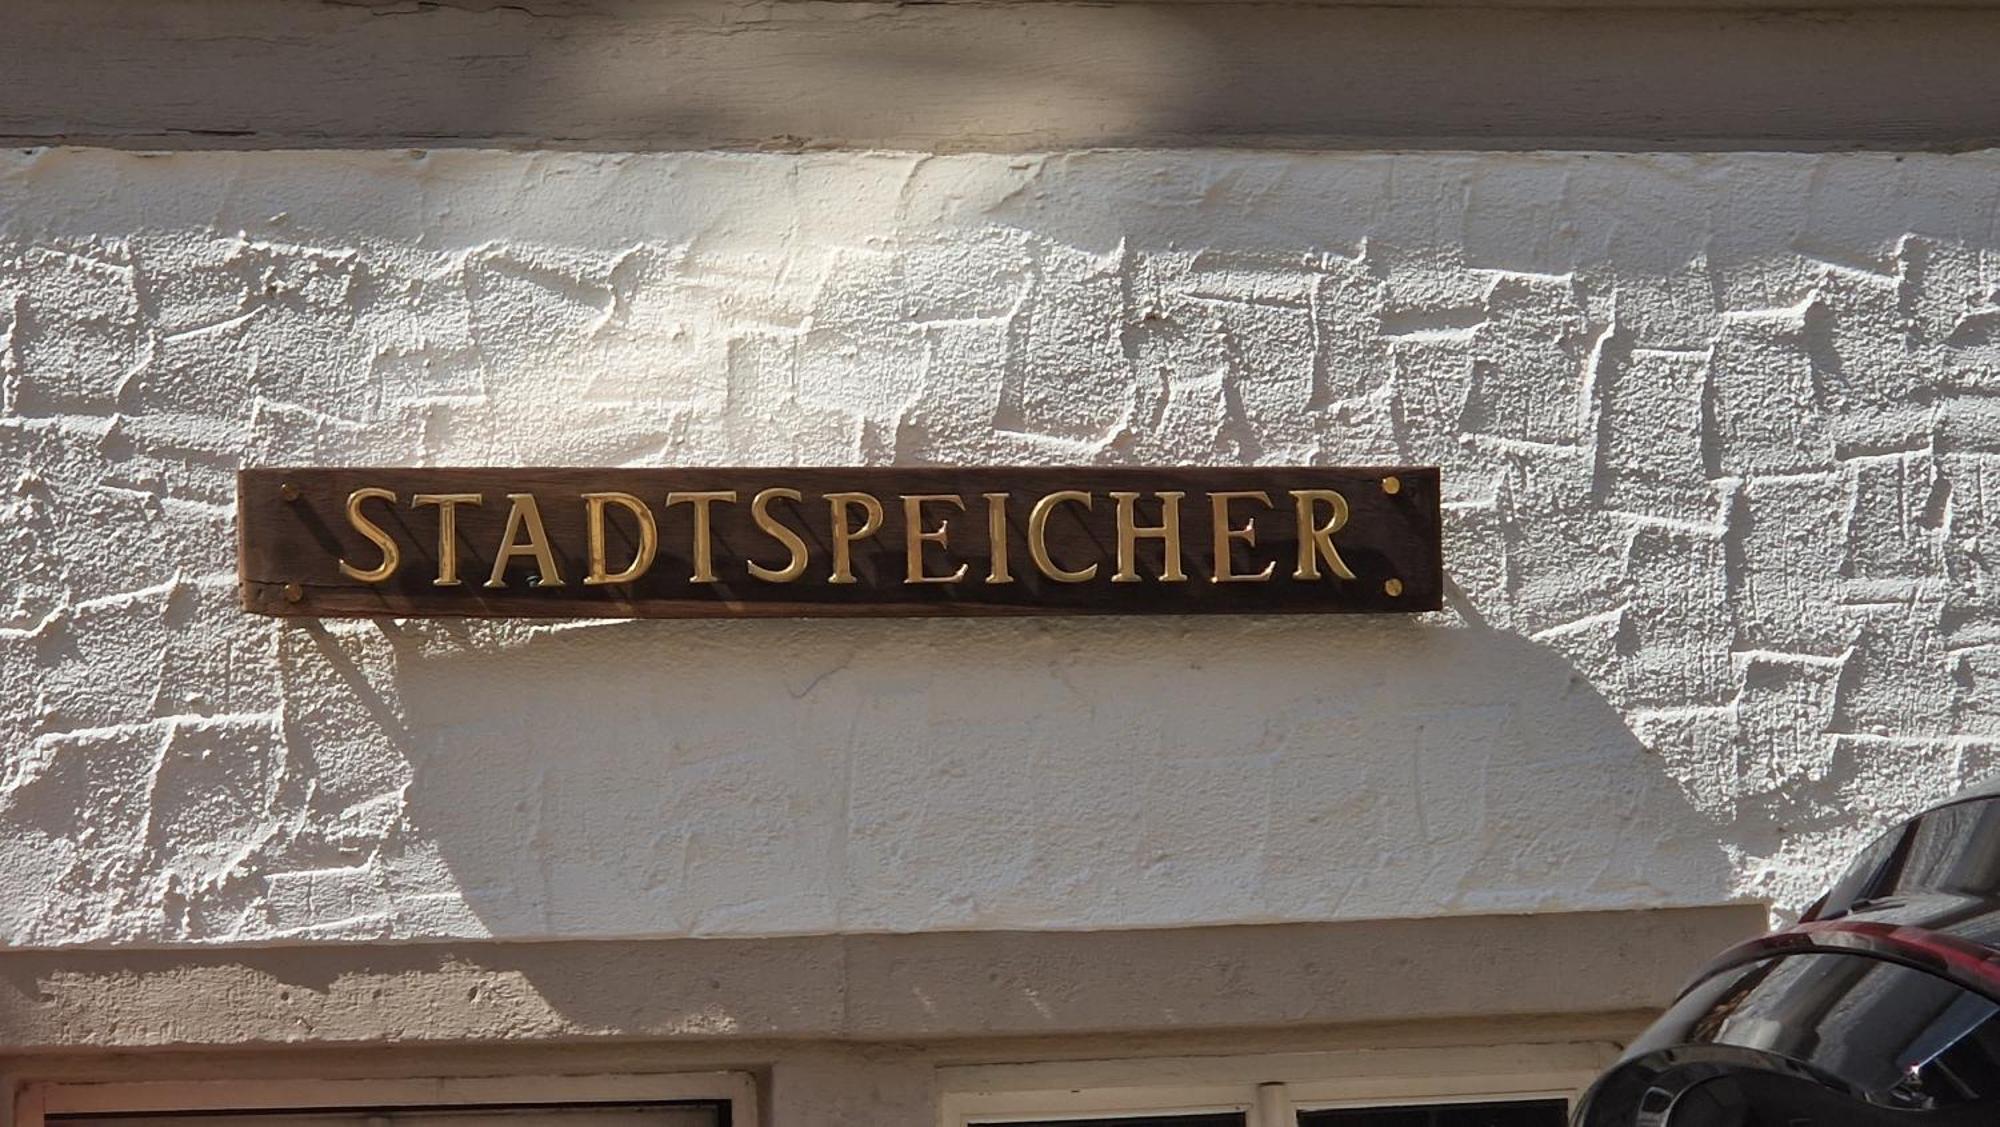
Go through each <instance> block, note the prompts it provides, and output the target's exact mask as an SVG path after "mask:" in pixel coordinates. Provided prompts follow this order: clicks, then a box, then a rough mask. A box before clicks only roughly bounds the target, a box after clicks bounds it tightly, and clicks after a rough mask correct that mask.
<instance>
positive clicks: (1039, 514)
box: [1028, 489, 1097, 583]
mask: <svg viewBox="0 0 2000 1127" xmlns="http://www.w3.org/2000/svg"><path fill="white" fill-rule="evenodd" d="M1064 501H1074V502H1076V503H1077V504H1079V505H1082V506H1083V507H1084V508H1086V509H1088V508H1090V494H1088V493H1085V492H1083V491H1082V490H1080V489H1059V490H1057V491H1056V492H1054V493H1051V494H1049V495H1048V496H1046V497H1044V498H1042V499H1041V500H1039V501H1037V502H1035V507H1034V508H1032V509H1030V510H1028V555H1030V556H1032V557H1033V558H1034V561H1035V566H1036V567H1037V568H1040V569H1041V572H1042V574H1043V575H1046V576H1048V577H1049V578H1050V579H1053V580H1055V581H1056V582H1057V583H1088V582H1090V581H1091V580H1093V579H1095V578H1097V565H1096V564H1091V565H1090V566H1089V567H1086V568H1084V569H1083V570H1081V571H1065V570H1063V569H1062V568H1059V567H1057V566H1056V564H1055V561H1054V560H1051V559H1050V558H1049V514H1050V513H1053V512H1055V509H1056V506H1057V505H1060V504H1062V503H1063V502H1064Z"/></svg>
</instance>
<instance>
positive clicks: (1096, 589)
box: [237, 466, 1443, 618]
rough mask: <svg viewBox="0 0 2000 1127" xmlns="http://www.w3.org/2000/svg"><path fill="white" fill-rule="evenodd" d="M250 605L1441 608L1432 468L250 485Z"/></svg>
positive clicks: (548, 474)
mask: <svg viewBox="0 0 2000 1127" xmlns="http://www.w3.org/2000/svg"><path fill="white" fill-rule="evenodd" d="M237 524H238V534H239V536H240V539H241V564H240V567H241V573H240V574H241V579H242V586H243V605H244V607H245V608H246V609H249V610H252V611H256V612H259V613H262V614H281V615H315V616H331V615H396V616H405V617H408V616H418V615H496V616H497V615H506V616H515V615H531V616H549V615H555V616H561V615H577V616H596V617H614V618H711V617H729V616H763V617H773V616H795V615H997V614H1280V613H1297V612H1371V611H1372V612H1405V611H1424V610H1436V609H1437V608H1438V605H1439V598H1440V595H1441V588H1442V585H1443V574H1442V571H1443V569H1442V566H1441V562H1440V559H1439V523H1438V473H1437V470H1436V468H1434V467H1422V468H1419V467H1410V466H1395V467H1378V468H1368V469H1332V468H1326V467H1320V466H1295V467H1262V466H1259V467H1250V468H1230V469H1131V468H1101V469H1100V468H1078V469H1014V468H1007V469H1001V468H992V469H407V468H406V469H253V470H244V471H243V472H242V473H241V475H239V477H238V479H237Z"/></svg>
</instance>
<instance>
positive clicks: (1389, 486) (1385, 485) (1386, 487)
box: [1382, 474, 1403, 494]
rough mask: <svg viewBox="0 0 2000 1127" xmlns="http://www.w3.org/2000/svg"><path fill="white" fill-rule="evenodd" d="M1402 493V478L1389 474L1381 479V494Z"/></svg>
mask: <svg viewBox="0 0 2000 1127" xmlns="http://www.w3.org/2000/svg"><path fill="white" fill-rule="evenodd" d="M1402 491H1403V479H1402V478H1400V477H1397V476H1396V475H1395V474H1390V475H1389V476H1388V477H1385V478H1383V479H1382V492H1384V493H1389V494H1396V493H1401V492H1402Z"/></svg>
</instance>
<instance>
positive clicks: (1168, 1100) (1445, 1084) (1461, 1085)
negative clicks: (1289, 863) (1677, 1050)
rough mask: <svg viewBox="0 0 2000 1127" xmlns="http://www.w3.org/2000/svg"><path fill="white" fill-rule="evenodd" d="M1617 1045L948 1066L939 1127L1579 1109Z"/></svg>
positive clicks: (1279, 1121) (1281, 1122) (1292, 1121)
mask: <svg viewBox="0 0 2000 1127" xmlns="http://www.w3.org/2000/svg"><path fill="white" fill-rule="evenodd" d="M1619 1051H1620V1049H1619V1046H1617V1045H1616V1044H1613V1043H1611V1042H1608V1041H1576V1042H1556V1043H1548V1044H1516V1045H1461V1046H1449V1047H1444V1046H1440V1047H1436V1048H1431V1047H1425V1048H1409V1049H1353V1050H1344V1051H1333V1052H1321V1053H1269V1054H1261V1055H1257V1056H1226V1057H1156V1058H1143V1059H1129V1060H1099V1061H1043V1062H1038V1063H1034V1064H1013V1065H983V1066H973V1067H965V1068H945V1069H940V1070H939V1076H938V1079H939V1087H940V1089H941V1090H942V1092H943V1097H942V1099H941V1100H940V1101H939V1111H940V1117H939V1127H976V1125H977V1124H982V1123H1006V1122H1010V1121H1012V1122H1019V1121H1023V1120H1037V1119H1092V1118H1101V1119H1115V1118H1126V1117H1134V1116H1147V1115H1201V1114H1208V1113H1214V1112H1241V1113H1243V1115H1244V1120H1245V1127H1295V1125H1296V1123H1297V1119H1296V1118H1295V1117H1296V1115H1297V1114H1298V1112H1300V1111H1311V1110H1318V1109H1321V1108H1341V1107H1385V1106H1387V1107H1393V1106H1399V1105H1408V1104H1426V1103H1429V1104H1439V1103H1474V1102H1478V1101H1482V1100H1537V1099H1561V1100H1567V1101H1569V1102H1570V1103H1571V1104H1572V1106H1573V1105H1574V1104H1575V1101H1576V1100H1577V1098H1578V1097H1580V1096H1581V1095H1582V1094H1583V1090H1584V1089H1585V1088H1586V1087H1588V1086H1589V1084H1590V1082H1591V1081H1592V1080H1594V1079H1596V1077H1597V1075H1598V1073H1600V1072H1602V1071H1603V1070H1604V1069H1605V1068H1606V1067H1607V1066H1609V1065H1610V1064H1611V1063H1612V1062H1613V1061H1615V1060H1617V1058H1618V1054H1619Z"/></svg>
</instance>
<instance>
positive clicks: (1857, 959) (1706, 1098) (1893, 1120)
mask: <svg viewBox="0 0 2000 1127" xmlns="http://www.w3.org/2000/svg"><path fill="white" fill-rule="evenodd" d="M1573 1122H1574V1124H1575V1125H1576V1127H1967V1125H1971V1124H1980V1125H1983V1127H1993V1125H1996V1124H2000V785H1993V784H1989V785H1988V786H1985V787H1982V788H1979V789H1977V790H1974V791H1971V792H1968V793H1966V794H1963V795H1960V796H1959V797H1958V798H1956V799H1953V800H1952V801H1950V802H1947V803H1945V804H1943V805H1941V806H1937V807H1935V808H1933V809H1931V810H1928V811H1925V812H1924V813H1922V814H1919V815H1917V816H1916V817H1914V818H1911V819H1910V820H1909V821H1907V822H1904V823H1903V824H1901V825H1900V826H1897V827H1896V828H1894V829H1892V830H1890V831H1889V832H1887V833H1885V834H1883V835H1882V836H1881V837H1880V838H1878V839H1877V840H1876V841H1875V842H1874V843H1873V844H1872V845H1870V846H1869V847H1868V848H1867V849H1866V850H1864V851H1863V852H1862V854H1861V856H1860V857H1859V858H1857V859H1856V860H1855V862H1854V863H1853V865H1852V866H1850V867H1849V868H1848V870H1847V872H1846V874H1845V875H1843V876H1842V877H1841V878H1840V880H1839V882H1838V883H1837V884H1835V885H1834V887H1833V889H1832V891H1830V892H1828V893H1827V894H1826V895H1825V896H1824V897H1822V898H1821V899H1820V900H1819V902H1818V903H1816V904H1814V905H1813V906H1812V907H1811V908H1809V909H1808V910H1807V911H1806V912H1805V914H1804V916H1803V918H1802V919H1801V920H1800V921H1799V923H1798V924H1797V925H1795V926H1793V927H1789V928H1785V929H1783V930H1781V931H1778V932H1775V933H1773V934H1771V935H1767V936H1764V937H1762V938H1759V939H1754V940H1751V941H1749V942H1747V943H1743V944H1741V945H1739V946H1737V947H1735V948H1732V949H1731V950H1729V951H1727V952H1724V953H1723V954H1722V955H1721V956H1720V957H1719V958H1717V959H1716V960H1715V961H1713V962H1712V963H1710V964H1709V965H1708V967H1707V968H1706V969H1705V970H1704V971H1703V972H1702V973H1701V974H1700V975H1699V976H1698V977H1697V978H1696V980H1695V983H1694V985H1692V986H1690V987H1689V988H1688V989H1687V990H1686V991H1685V992H1684V993H1683V994H1682V995H1681V997H1680V999H1679V1000H1678V1001H1677V1002H1675V1003H1674V1005H1673V1007H1672V1008H1671V1009H1669V1010H1668V1011H1667V1013H1666V1014H1665V1015H1664V1016H1663V1017H1661V1018H1660V1019H1659V1020H1658V1021H1656V1022H1654V1023H1653V1025H1652V1027H1651V1028H1650V1029H1649V1030H1647V1032H1646V1033H1645V1034H1644V1035H1643V1036H1642V1037H1640V1038H1639V1039H1638V1040H1637V1041H1636V1042H1634V1043H1633V1044H1632V1046H1631V1047H1630V1049H1629V1050H1628V1051H1627V1052H1626V1053H1625V1055H1624V1056H1623V1057H1622V1058H1621V1059H1620V1060H1619V1062H1618V1063H1617V1064H1616V1065H1614V1066H1613V1067H1612V1068H1611V1070H1610V1071H1608V1072H1607V1073H1606V1074H1605V1075H1604V1076H1603V1077H1601V1078H1600V1079H1599V1080H1598V1081H1597V1083H1596V1084H1595V1085H1593V1086H1592V1087H1591V1089H1590V1091H1589V1092H1588V1093H1587V1094H1586V1095H1585V1097H1584V1099H1583V1101H1582V1103H1580V1104H1579V1105H1578V1107H1577V1110H1576V1114H1575V1117H1574V1120H1573Z"/></svg>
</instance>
